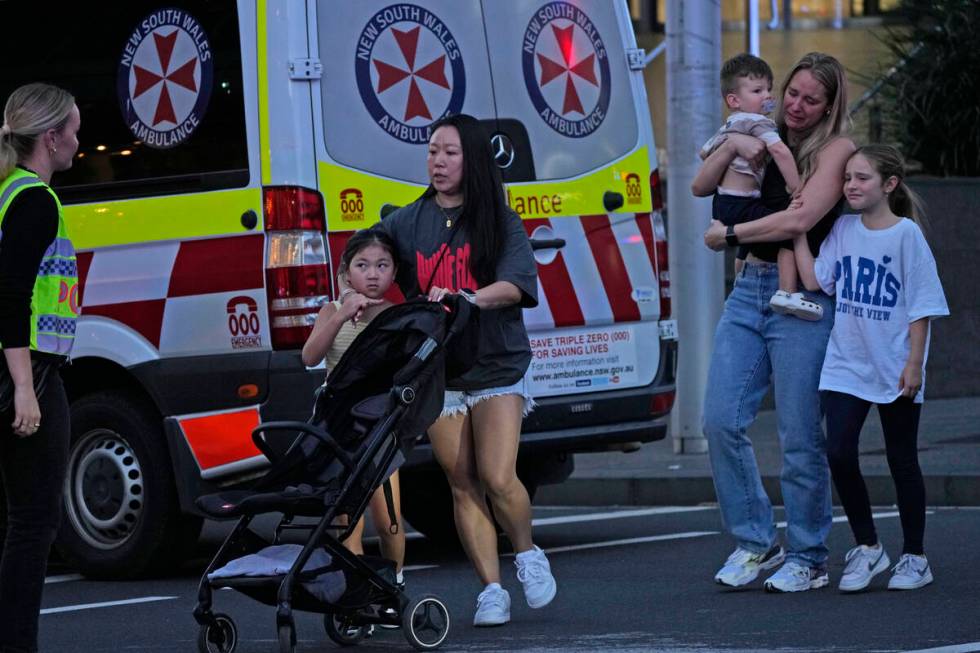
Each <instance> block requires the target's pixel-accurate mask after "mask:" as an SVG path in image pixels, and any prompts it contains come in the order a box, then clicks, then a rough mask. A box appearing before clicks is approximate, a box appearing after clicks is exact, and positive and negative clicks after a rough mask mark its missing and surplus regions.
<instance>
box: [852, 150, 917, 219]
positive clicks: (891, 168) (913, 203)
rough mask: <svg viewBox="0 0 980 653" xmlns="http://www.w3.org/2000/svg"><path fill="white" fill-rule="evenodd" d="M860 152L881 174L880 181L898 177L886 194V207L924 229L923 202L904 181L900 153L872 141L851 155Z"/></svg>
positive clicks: (903, 168)
mask: <svg viewBox="0 0 980 653" xmlns="http://www.w3.org/2000/svg"><path fill="white" fill-rule="evenodd" d="M858 154H860V155H861V156H863V157H864V158H865V159H867V160H868V163H870V164H871V165H872V167H874V169H875V170H877V171H878V174H879V175H881V181H882V183H884V182H886V181H888V180H889V179H891V178H892V177H895V178H896V179H898V185H897V186H895V189H894V190H893V191H891V193H889V194H888V208H889V209H891V212H892V213H894V214H895V215H897V216H903V217H906V218H909V219H910V220H912V221H913V222H915V223H916V224H917V225H919V227H920V228H921V229H922V230H923V231H925V229H926V210H925V203H924V202H923V201H922V198H920V197H919V196H918V195H917V194H916V193H915V192H913V191H912V189H911V188H909V187H908V185H907V184H906V183H905V159H904V158H902V153H901V152H899V151H898V150H897V149H896V148H894V147H892V146H891V145H882V144H881V143H872V144H871V145H863V146H861V147H859V148H858V149H857V151H856V152H855V153H854V154H852V155H851V156H856V155H858Z"/></svg>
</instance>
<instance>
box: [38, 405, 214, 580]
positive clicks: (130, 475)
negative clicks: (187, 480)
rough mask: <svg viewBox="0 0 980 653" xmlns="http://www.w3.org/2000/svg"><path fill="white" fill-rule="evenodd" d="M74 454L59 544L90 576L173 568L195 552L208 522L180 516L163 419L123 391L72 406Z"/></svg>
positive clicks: (68, 560)
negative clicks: (203, 526) (204, 524)
mask: <svg viewBox="0 0 980 653" xmlns="http://www.w3.org/2000/svg"><path fill="white" fill-rule="evenodd" d="M71 430H72V434H71V448H70V451H69V455H68V472H67V475H66V479H65V485H64V488H65V495H64V500H63V505H64V508H65V514H63V515H62V523H61V528H60V531H59V533H58V538H57V541H56V543H55V546H56V548H57V550H58V552H59V553H60V554H61V556H62V557H63V559H64V560H65V562H66V563H67V564H68V565H69V566H70V567H72V568H73V569H75V570H77V571H79V572H80V573H82V574H84V575H85V576H88V577H90V578H98V579H127V578H138V577H144V576H147V575H152V574H157V573H160V572H163V571H166V570H169V569H170V568H171V566H172V565H173V564H174V563H177V562H179V561H181V560H182V559H183V558H184V557H185V556H187V555H188V554H190V553H191V552H192V551H193V547H194V546H195V545H196V543H197V540H198V537H199V536H200V534H201V527H202V525H203V520H202V519H201V518H200V517H197V516H191V515H184V514H182V513H181V510H180V503H179V500H178V498H177V490H176V488H175V486H174V481H173V478H172V470H173V466H172V465H171V463H170V453H169V451H168V449H167V443H166V441H165V439H164V433H163V424H162V420H161V418H160V415H159V414H158V413H157V412H156V410H155V409H154V408H153V407H152V406H150V405H149V404H148V402H147V401H146V400H145V399H142V398H141V397H139V396H137V395H135V394H134V393H127V392H124V391H115V392H113V391H103V392H97V393H93V394H90V395H85V396H82V397H80V398H78V399H77V400H75V401H74V402H73V403H72V405H71Z"/></svg>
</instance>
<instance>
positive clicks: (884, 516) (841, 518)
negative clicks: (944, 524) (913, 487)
mask: <svg viewBox="0 0 980 653" xmlns="http://www.w3.org/2000/svg"><path fill="white" fill-rule="evenodd" d="M926 514H927V515H931V514H933V511H932V510H926ZM871 516H872V517H873V518H875V519H887V518H889V517H898V516H899V514H898V511H897V510H894V511H892V512H875V513H871ZM833 522H834V523H835V524H843V523H845V522H847V515H841V516H839V517H834V519H833ZM776 528H786V522H784V521H779V522H776Z"/></svg>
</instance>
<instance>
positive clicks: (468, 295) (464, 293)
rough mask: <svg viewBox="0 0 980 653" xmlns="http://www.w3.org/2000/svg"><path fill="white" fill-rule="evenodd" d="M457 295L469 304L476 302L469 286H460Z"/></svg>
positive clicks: (474, 294)
mask: <svg viewBox="0 0 980 653" xmlns="http://www.w3.org/2000/svg"><path fill="white" fill-rule="evenodd" d="M459 296H460V297H462V298H463V299H465V300H466V301H468V302H469V303H471V304H476V293H475V292H473V291H472V290H470V289H469V288H460V289H459Z"/></svg>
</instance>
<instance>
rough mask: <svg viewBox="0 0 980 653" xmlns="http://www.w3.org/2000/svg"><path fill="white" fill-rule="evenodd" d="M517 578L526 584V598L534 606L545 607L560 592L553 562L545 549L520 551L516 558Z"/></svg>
mask: <svg viewBox="0 0 980 653" xmlns="http://www.w3.org/2000/svg"><path fill="white" fill-rule="evenodd" d="M514 565H515V566H516V567H517V580H519V581H521V584H522V585H523V586H524V598H525V599H527V604H528V605H529V606H531V607H532V608H543V607H544V606H546V605H548V604H549V603H551V600H552V599H554V598H555V594H556V593H557V592H558V584H557V583H555V577H554V576H552V575H551V564H549V563H548V557H547V556H545V554H544V551H542V550H541V549H540V548H538V547H537V546H535V547H534V548H533V549H530V550H528V551H523V552H522V553H518V554H517V556H516V557H515V558H514Z"/></svg>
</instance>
